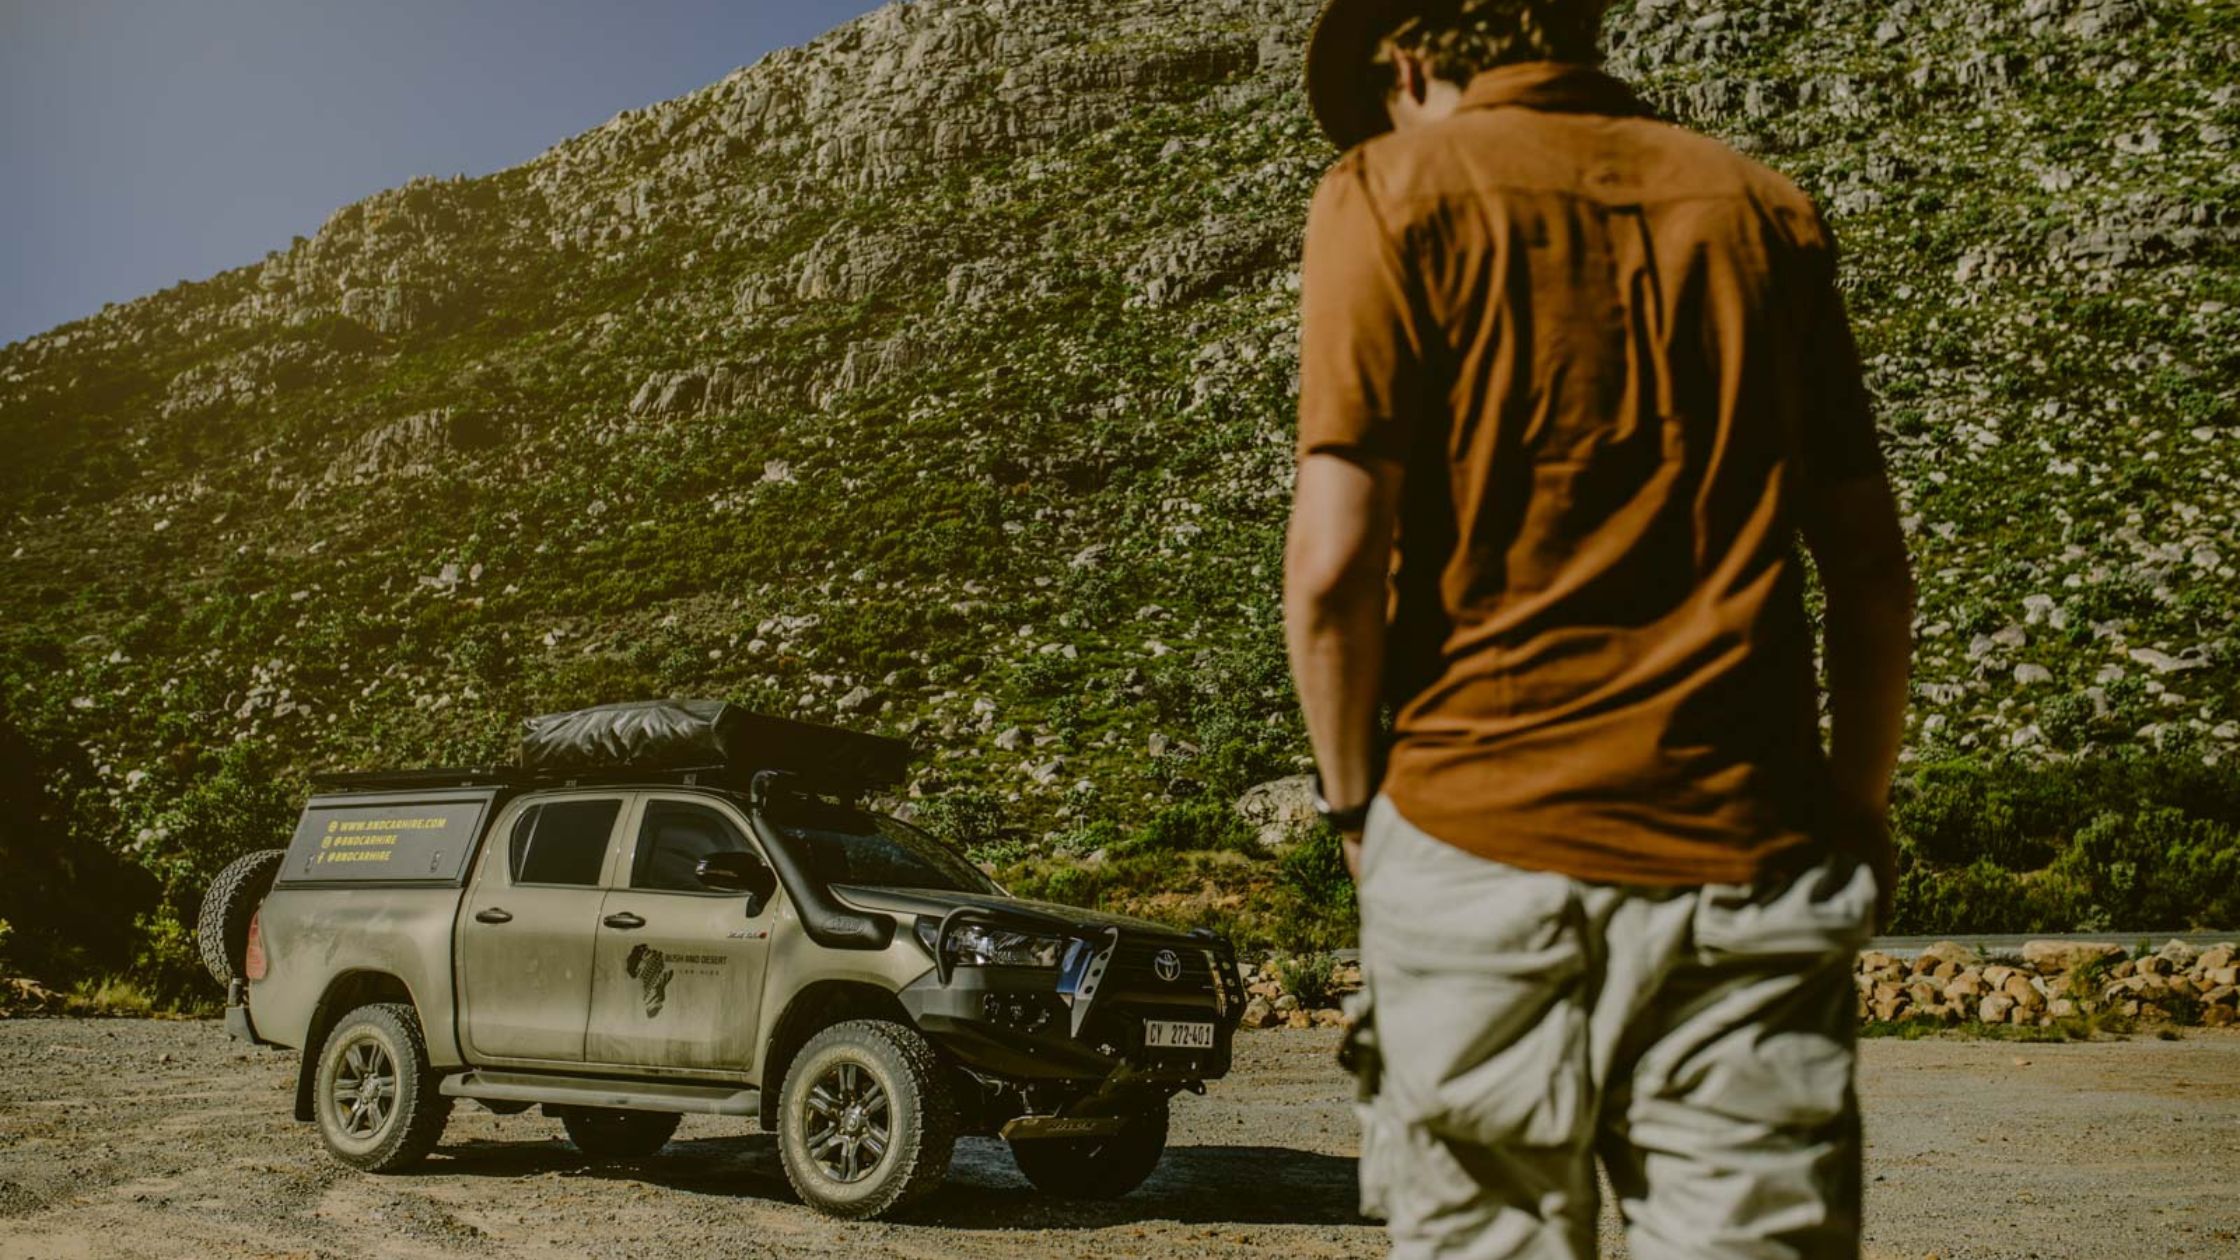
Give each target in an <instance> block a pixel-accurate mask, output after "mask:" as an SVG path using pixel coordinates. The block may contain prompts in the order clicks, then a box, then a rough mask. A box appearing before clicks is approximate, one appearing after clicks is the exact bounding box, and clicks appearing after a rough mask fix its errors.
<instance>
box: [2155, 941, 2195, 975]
mask: <svg viewBox="0 0 2240 1260" xmlns="http://www.w3.org/2000/svg"><path fill="white" fill-rule="evenodd" d="M2154 956H2155V957H2157V958H2159V959H2161V960H2162V961H2164V962H2166V963H2169V964H2170V966H2171V968H2172V969H2173V970H2176V971H2184V970H2185V969H2186V968H2188V967H2191V966H2193V964H2195V963H2196V962H2199V961H2200V960H2201V951H2200V950H2198V949H2195V948H2194V947H2193V946H2191V945H2188V944H2186V943H2185V942H2184V941H2176V940H2174V941H2169V942H2166V943H2165V944H2164V945H2163V947H2162V948H2161V949H2158V950H2156V951H2155V952H2154Z"/></svg>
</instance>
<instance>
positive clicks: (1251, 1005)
mask: <svg viewBox="0 0 2240 1260" xmlns="http://www.w3.org/2000/svg"><path fill="white" fill-rule="evenodd" d="M1275 1022H1276V1008H1275V1006H1274V1005H1273V1004H1272V1003H1270V1002H1269V1001H1268V999H1266V998H1264V997H1256V998H1254V999H1252V1000H1251V1001H1249V1002H1247V1003H1245V1004H1244V1026H1245V1027H1247V1028H1266V1027H1267V1026H1268V1025H1270V1024H1272V1023H1275Z"/></svg>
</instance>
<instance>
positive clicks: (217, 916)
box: [194, 849, 288, 989]
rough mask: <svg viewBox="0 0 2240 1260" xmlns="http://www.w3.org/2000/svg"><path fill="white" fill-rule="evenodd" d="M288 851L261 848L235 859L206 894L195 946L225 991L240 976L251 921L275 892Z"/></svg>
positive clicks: (203, 897) (196, 931) (196, 926)
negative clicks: (282, 861)
mask: <svg viewBox="0 0 2240 1260" xmlns="http://www.w3.org/2000/svg"><path fill="white" fill-rule="evenodd" d="M287 856H288V851H287V850H286V849H259V850H257V851H256V852H255V853H249V854H244V855H243V856H241V857H238V858H235V859H234V860H233V861H232V862H230V863H228V864H227V865H226V868H225V869H224V870H222V871H219V872H218V877H217V878H216V879H213V880H211V881H210V891H208V892H206V893H204V894H203V895H202V913H201V914H199V915H197V916H196V917H195V923H194V943H195V947H196V948H197V949H199V950H201V952H202V965H203V966H205V967H207V968H209V969H210V978H211V979H213V980H215V981H217V982H218V987H219V988H221V989H223V988H225V987H227V986H228V985H231V984H232V983H233V981H234V978H235V977H237V976H240V975H241V974H242V972H241V960H242V958H243V957H244V956H245V955H246V954H247V953H248V952H249V918H250V916H252V915H254V914H255V913H256V912H257V906H258V904H259V903H261V902H262V901H263V900H264V895H265V894H266V893H268V892H271V891H272V878H273V876H275V875H278V874H279V873H280V860H281V859H282V858H285V857H287Z"/></svg>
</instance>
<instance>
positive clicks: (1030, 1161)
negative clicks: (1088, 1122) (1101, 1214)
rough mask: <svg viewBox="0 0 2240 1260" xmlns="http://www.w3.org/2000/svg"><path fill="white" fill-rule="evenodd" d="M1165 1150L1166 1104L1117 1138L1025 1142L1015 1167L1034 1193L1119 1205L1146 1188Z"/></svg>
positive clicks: (1132, 1119)
mask: <svg viewBox="0 0 2240 1260" xmlns="http://www.w3.org/2000/svg"><path fill="white" fill-rule="evenodd" d="M1166 1150H1167V1103H1166V1100H1165V1099H1160V1100H1159V1102H1158V1104H1157V1105H1155V1106H1152V1107H1147V1108H1145V1109H1144V1110H1142V1111H1140V1112H1137V1113H1136V1114H1134V1115H1132V1116H1129V1117H1128V1119H1127V1122H1126V1123H1125V1124H1124V1125H1122V1126H1121V1129H1120V1131H1119V1132H1118V1133H1115V1134H1112V1135H1110V1136H1107V1137H1093V1138H1021V1139H1019V1140H1018V1141H1015V1142H1013V1143H1011V1159H1012V1162H1014V1163H1016V1164H1018V1165H1019V1171H1020V1172H1021V1173H1024V1174H1025V1175H1026V1178H1027V1180H1029V1181H1031V1182H1033V1183H1034V1185H1035V1189H1037V1190H1040V1191H1042V1192H1043V1193H1044V1194H1048V1195H1053V1196H1055V1197H1057V1198H1060V1199H1117V1198H1119V1197H1120V1196H1121V1195H1124V1194H1126V1193H1127V1192H1129V1191H1130V1190H1133V1189H1135V1188H1136V1187H1137V1186H1140V1185H1142V1184H1143V1182H1144V1179H1145V1178H1147V1177H1149V1176H1150V1175H1151V1170H1152V1169H1154V1168H1157V1167H1158V1166H1159V1157H1160V1156H1161V1155H1163V1154H1165V1153H1166Z"/></svg>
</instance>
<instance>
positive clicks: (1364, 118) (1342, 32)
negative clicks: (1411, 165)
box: [1306, 0, 1426, 149]
mask: <svg viewBox="0 0 2240 1260" xmlns="http://www.w3.org/2000/svg"><path fill="white" fill-rule="evenodd" d="M1425 7H1426V6H1425V3H1424V0H1327V2H1326V3H1325V4H1324V5H1323V6H1322V12H1321V13H1320V14H1318V15H1317V16H1316V17H1315V20H1314V29H1312V30H1310V31H1309V32H1307V56H1306V63H1307V108H1308V109H1310V110H1312V111H1314V120H1315V123H1316V124H1317V125H1318V126H1320V127H1321V128H1322V134H1323V135H1326V136H1328V137H1330V142H1331V143H1332V144H1335V145H1337V146H1338V147H1339V148H1340V149H1350V148H1352V147H1353V146H1355V145H1357V144H1359V143H1361V142H1362V141H1364V140H1367V139H1369V138H1370V137H1371V136H1377V135H1382V134H1384V133H1385V132H1387V131H1390V130H1392V116H1391V115H1390V114H1388V113H1386V112H1385V91H1386V89H1387V88H1388V87H1389V86H1390V77H1389V74H1388V73H1387V72H1385V71H1384V70H1382V69H1381V68H1380V67H1379V66H1378V65H1377V64H1376V56H1377V47H1378V45H1380V44H1381V43H1383V41H1384V37H1385V36H1387V35H1390V34H1392V33H1393V32H1394V31H1396V30H1399V29H1400V27H1401V25H1402V24H1404V23H1405V22H1407V21H1408V19H1410V18H1413V17H1417V16H1420V15H1421V14H1422V13H1423V11H1424V9H1425Z"/></svg>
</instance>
